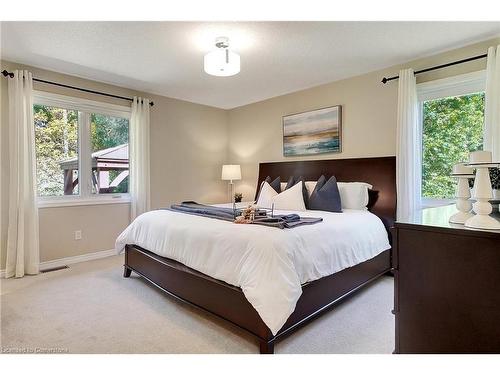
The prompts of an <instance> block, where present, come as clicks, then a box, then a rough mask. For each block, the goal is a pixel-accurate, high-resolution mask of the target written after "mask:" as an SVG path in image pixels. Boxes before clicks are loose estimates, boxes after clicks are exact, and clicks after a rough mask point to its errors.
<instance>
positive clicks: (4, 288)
mask: <svg viewBox="0 0 500 375" xmlns="http://www.w3.org/2000/svg"><path fill="white" fill-rule="evenodd" d="M122 264H123V258H122V257H121V256H113V257H109V258H105V259H100V260H95V261H90V262H84V263H79V264H75V265H72V266H71V268H70V269H66V270H60V271H55V272H51V273H47V274H41V275H38V276H31V277H25V278H23V279H8V280H1V281H0V282H1V341H0V345H1V346H2V350H3V352H6V351H12V348H14V349H15V350H21V351H23V350H24V351H34V350H37V351H50V350H55V351H62V352H69V353H257V352H258V348H257V341H256V340H255V339H254V338H253V337H252V336H251V335H249V334H247V333H245V332H242V331H241V330H239V329H237V328H234V327H233V326H232V325H231V324H229V323H226V322H224V321H223V320H221V319H218V318H216V317H213V316H211V315H209V314H208V313H204V312H201V311H199V310H197V309H194V308H192V307H189V306H186V305H185V304H183V303H180V302H177V301H175V300H174V299H173V298H170V297H168V296H167V295H166V294H165V293H163V292H161V291H160V290H158V289H157V288H155V287H153V286H152V285H150V284H149V283H147V282H146V281H144V280H143V279H141V278H139V277H138V276H135V275H134V273H132V275H133V276H132V277H131V278H130V279H124V278H123V277H122ZM392 306H393V279H392V278H390V277H383V278H382V279H380V280H378V281H377V282H375V283H373V284H372V285H370V286H368V287H367V288H365V289H364V290H362V291H361V292H360V293H358V294H356V295H355V296H354V297H352V298H350V299H349V300H347V301H345V302H344V303H343V304H341V305H339V306H338V307H336V308H334V309H333V310H331V311H329V312H327V313H326V314H325V315H323V316H322V317H320V318H318V319H316V320H314V321H313V322H311V323H310V324H308V325H307V326H306V327H304V328H302V329H300V330H299V331H297V332H296V333H294V334H292V335H291V336H288V337H287V338H285V339H284V340H282V341H279V342H278V343H277V344H276V346H275V351H276V353H391V352H392V350H393V349H394V318H393V315H392V314H391V309H392Z"/></svg>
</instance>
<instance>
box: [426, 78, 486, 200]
mask: <svg viewBox="0 0 500 375" xmlns="http://www.w3.org/2000/svg"><path fill="white" fill-rule="evenodd" d="M484 91H486V70H479V71H475V72H471V73H465V74H460V75H456V76H452V77H447V78H442V79H437V80H434V81H428V82H422V83H418V84H417V98H418V106H419V119H418V121H419V126H420V129H421V131H422V139H423V132H424V124H423V121H424V102H425V101H428V100H435V99H440V98H446V97H450V96H462V95H469V94H475V93H479V92H484ZM421 150H422V152H421V155H422V158H423V155H424V145H423V142H422V145H421ZM421 175H422V177H423V160H422V171H421ZM420 198H421V206H422V208H427V207H439V206H446V205H449V204H453V203H455V199H452V198H429V197H424V196H423V195H422V186H420Z"/></svg>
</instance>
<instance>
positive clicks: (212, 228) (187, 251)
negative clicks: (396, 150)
mask: <svg viewBox="0 0 500 375" xmlns="http://www.w3.org/2000/svg"><path fill="white" fill-rule="evenodd" d="M289 213H297V214H299V215H300V216H309V217H322V218H323V221H322V222H321V223H318V224H314V225H306V226H301V227H297V228H293V229H277V228H271V227H265V226H261V225H253V224H235V223H232V222H228V221H223V220H217V219H211V218H206V217H201V216H194V215H188V214H183V213H179V212H173V211H169V210H155V211H150V212H147V213H145V214H143V215H140V216H139V217H137V218H136V219H135V220H134V221H133V222H132V223H131V224H130V225H129V226H128V227H127V228H126V229H125V230H124V231H123V232H122V233H121V234H120V236H119V237H118V238H117V240H116V245H115V247H116V251H117V252H122V251H123V250H124V248H125V245H126V244H131V245H137V246H140V247H142V248H144V249H147V250H149V251H151V252H153V253H155V254H157V255H160V256H162V257H166V258H170V259H173V260H176V261H178V262H180V263H182V264H185V265H186V266H188V267H191V268H193V269H195V270H197V271H199V272H202V273H204V274H206V275H208V276H211V277H213V278H216V279H219V280H222V281H224V282H226V283H228V284H231V285H234V286H237V287H240V288H241V290H242V291H243V293H244V295H245V297H246V298H247V299H248V301H249V302H250V303H251V304H252V306H253V307H254V308H255V310H256V311H257V312H258V313H259V315H260V317H261V318H262V320H263V321H264V323H265V324H266V325H267V326H268V327H269V329H270V330H271V332H272V333H273V334H276V333H277V332H278V331H279V330H280V328H281V327H282V326H283V324H284V323H285V322H286V320H287V319H288V317H289V316H290V315H291V313H292V312H293V311H294V310H295V305H296V303H297V300H298V299H299V297H300V295H301V293H302V288H301V285H302V284H304V283H307V282H310V281H314V280H317V279H320V278H322V277H324V276H328V275H331V274H333V273H335V272H339V271H341V270H343V269H345V268H348V267H352V266H355V265H356V264H359V263H362V262H364V261H366V260H369V259H371V258H373V257H375V256H377V255H378V254H380V253H381V252H383V251H385V250H387V249H389V248H390V244H389V239H388V235H387V231H386V229H385V227H384V225H383V223H382V221H381V220H380V219H379V218H378V217H377V216H376V215H374V214H372V213H371V212H369V211H366V210H344V212H342V213H332V212H325V211H312V210H308V211H305V212H293V211H276V214H289Z"/></svg>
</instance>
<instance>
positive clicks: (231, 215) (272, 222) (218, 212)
mask: <svg viewBox="0 0 500 375" xmlns="http://www.w3.org/2000/svg"><path fill="white" fill-rule="evenodd" d="M167 210H170V211H175V212H181V213H185V214H189V215H197V216H203V217H208V218H212V219H219V220H226V221H234V219H235V218H236V217H237V216H239V215H240V214H241V211H242V210H241V209H232V208H227V207H215V206H207V205H204V204H200V203H196V202H193V201H187V202H182V203H181V204H173V205H172V206H170V208H167ZM321 221H323V219H322V218H321V217H300V216H299V215H297V214H290V215H273V216H267V213H266V211H264V210H260V211H257V213H256V216H255V219H254V221H253V222H252V223H251V224H258V225H265V226H268V227H275V228H279V229H285V228H288V229H291V228H295V227H297V226H300V225H310V224H316V223H319V222H321Z"/></svg>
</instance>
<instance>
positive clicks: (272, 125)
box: [229, 39, 500, 199]
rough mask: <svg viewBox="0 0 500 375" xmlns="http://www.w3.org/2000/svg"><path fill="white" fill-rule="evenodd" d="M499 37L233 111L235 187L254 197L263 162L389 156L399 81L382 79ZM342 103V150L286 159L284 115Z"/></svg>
mask: <svg viewBox="0 0 500 375" xmlns="http://www.w3.org/2000/svg"><path fill="white" fill-rule="evenodd" d="M498 43H500V39H495V40H490V41H487V42H482V43H478V44H474V45H471V46H468V47H465V48H461V49H457V50H454V51H450V52H446V53H442V54H439V55H436V56H432V57H428V58H423V59H419V60H416V61H412V62H409V63H407V64H404V65H401V66H394V67H391V68H388V69H384V70H380V71H377V72H372V73H368V74H364V75H361V76H358V77H353V78H349V79H345V80H341V81H337V82H332V83H329V84H326V85H322V86H317V87H314V88H311V89H307V90H302V91H298V92H294V93H291V94H288V95H283V96H279V97H275V98H272V99H268V100H264V101H261V102H258V103H253V104H250V105H246V106H243V107H239V108H235V109H232V110H230V111H229V160H230V162H231V163H235V164H241V165H242V177H243V180H242V181H241V182H240V183H238V184H237V185H236V191H239V192H242V193H243V195H244V199H253V196H254V194H255V188H256V181H257V177H258V163H259V162H265V161H282V160H299V159H300V160H305V159H336V158H354V157H370V156H389V155H395V152H396V114H397V90H398V81H392V82H390V83H387V84H386V85H383V84H382V83H380V81H381V79H382V77H384V76H385V77H390V76H393V75H397V74H398V71H399V69H401V68H402V67H405V68H406V67H411V68H413V69H414V70H419V69H423V68H428V67H430V66H434V65H439V64H443V63H446V62H450V61H455V60H459V59H462V58H467V57H471V56H475V55H479V54H482V53H485V51H486V50H487V47H488V46H491V45H496V44H498ZM485 65H486V60H485V59H483V60H478V61H474V62H470V63H467V64H462V65H457V66H454V67H450V68H446V69H442V70H439V71H434V72H432V73H426V74H422V75H419V76H418V78H417V82H424V81H429V80H434V79H439V78H444V77H447V76H452V75H457V74H462V73H468V72H472V71H476V70H481V69H484V68H485ZM338 104H340V105H342V117H343V137H342V138H343V150H342V152H341V153H337V154H323V155H317V156H307V157H304V156H303V157H286V158H285V157H284V156H283V143H282V139H283V138H282V137H283V132H282V123H281V118H282V116H283V115H287V114H292V113H298V112H303V111H309V110H313V109H317V108H323V107H328V106H332V105H338Z"/></svg>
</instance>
